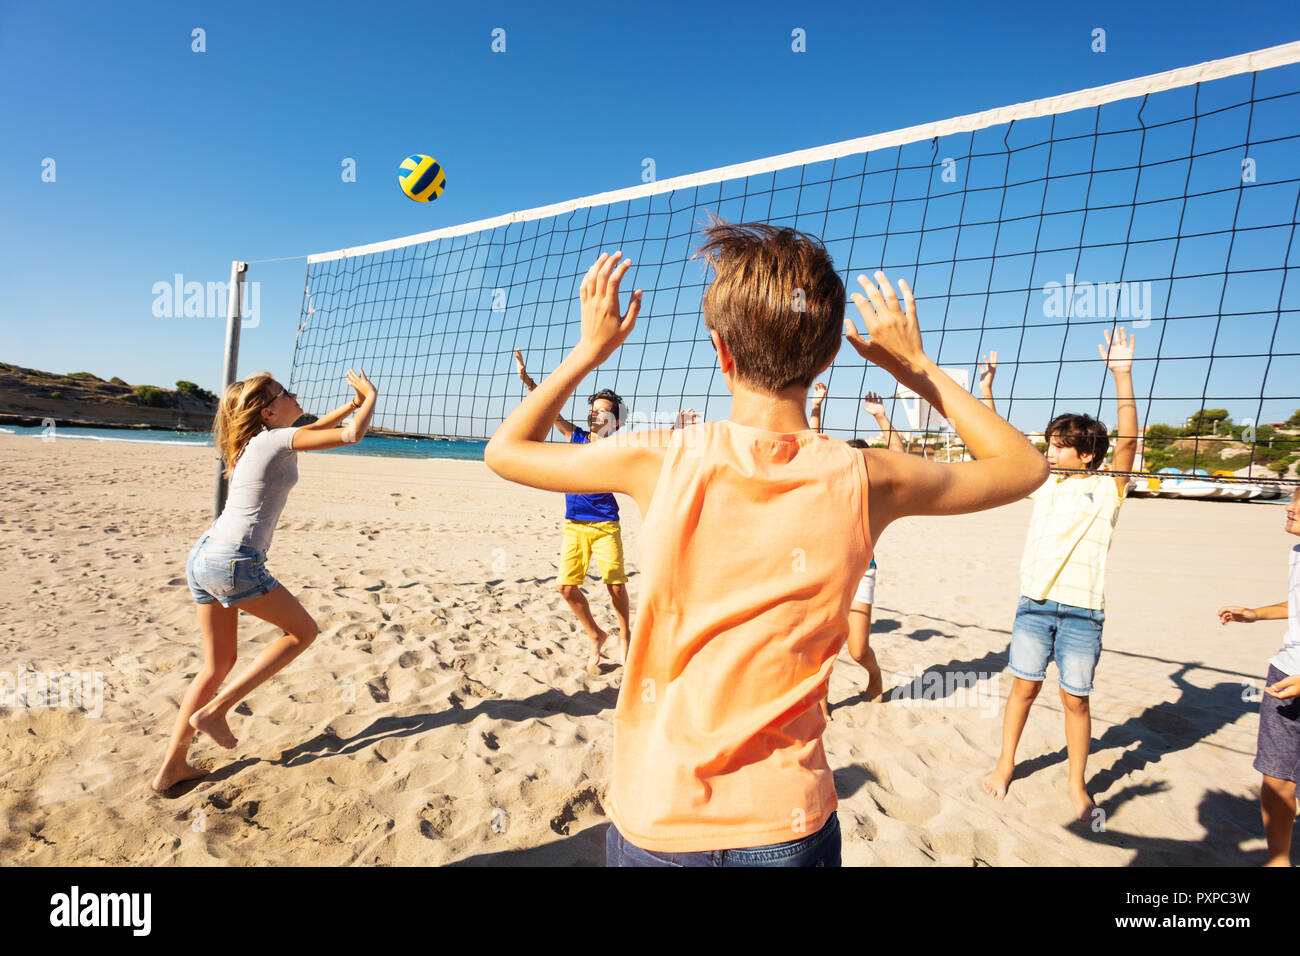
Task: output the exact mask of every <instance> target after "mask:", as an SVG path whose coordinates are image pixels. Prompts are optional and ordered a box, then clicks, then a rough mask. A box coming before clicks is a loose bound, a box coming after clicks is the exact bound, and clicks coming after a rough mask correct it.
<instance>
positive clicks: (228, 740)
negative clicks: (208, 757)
mask: <svg viewBox="0 0 1300 956" xmlns="http://www.w3.org/2000/svg"><path fill="white" fill-rule="evenodd" d="M190 726H191V727H193V728H194V729H195V730H197V731H199V732H201V733H205V734H207V735H208V736H209V737H211V738H212V739H213V740H215V741H216V742H217V745H218V746H221V747H225V748H226V749H227V750H233V749H234V746H235V744H237V743H239V741H238V740H236V739H235V735H234V734H232V733H231V732H230V725H229V724H227V723H226V715H225V714H215V713H208V708H207V707H204V708H203V709H202V710H196V711H195V712H194V715H193V716H192V717H190Z"/></svg>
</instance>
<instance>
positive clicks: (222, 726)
mask: <svg viewBox="0 0 1300 956" xmlns="http://www.w3.org/2000/svg"><path fill="white" fill-rule="evenodd" d="M232 610H233V609H232ZM238 610H241V611H247V612H248V613H249V614H251V615H253V616H254V617H259V618H261V619H262V620H263V621H266V622H268V623H270V624H274V625H275V626H276V627H278V628H280V630H282V631H284V636H283V637H280V638H278V639H276V640H275V641H274V642H273V643H272V644H271V646H269V647H268V648H267V649H266V650H264V651H262V653H261V654H260V655H258V658H257V660H255V661H253V663H252V665H251V666H250V667H249V668H248V670H246V671H244V673H242V674H240V675H239V677H238V678H236V679H235V682H234V683H233V684H231V685H230V686H229V687H227V688H226V689H225V690H224V691H222V692H221V693H220V694H218V695H217V696H216V698H215V699H214V700H213V701H212V702H211V703H210V704H208V705H207V706H206V707H204V708H202V709H201V710H199V711H197V712H196V713H195V714H194V716H192V717H191V718H190V726H191V727H193V728H194V729H195V730H201V731H203V732H204V733H205V734H207V735H208V736H209V737H211V738H212V739H213V740H215V741H216V742H217V743H218V744H220V745H221V746H222V747H234V746H235V744H237V743H238V742H239V741H237V740H236V739H235V735H234V734H232V733H231V732H230V727H229V726H228V725H227V724H226V712H227V711H228V710H230V708H232V707H234V706H235V705H236V704H237V703H239V702H240V701H241V700H243V699H244V698H245V697H247V696H248V695H249V693H251V692H252V691H253V689H254V688H256V687H257V686H258V685H260V684H261V683H263V682H264V681H266V680H267V679H268V678H270V677H271V676H272V675H273V674H275V673H276V672H277V671H279V670H280V669H282V668H283V667H284V666H285V665H286V664H288V663H289V662H290V661H291V660H293V659H294V658H295V657H297V656H298V655H299V654H301V653H302V652H303V651H305V650H306V649H307V647H308V645H310V644H311V642H312V641H314V640H315V639H316V634H317V628H316V622H315V621H313V620H312V617H311V615H310V614H308V613H307V610H306V609H305V608H304V607H303V606H302V605H301V604H300V603H298V599H297V598H296V597H294V596H293V595H292V594H290V593H289V592H288V591H287V590H286V589H285V588H284V587H283V586H281V587H278V588H276V589H275V590H273V591H271V592H270V593H269V594H264V595H262V596H261V597H259V598H253V600H251V601H246V602H245V603H243V604H241V605H239V607H238Z"/></svg>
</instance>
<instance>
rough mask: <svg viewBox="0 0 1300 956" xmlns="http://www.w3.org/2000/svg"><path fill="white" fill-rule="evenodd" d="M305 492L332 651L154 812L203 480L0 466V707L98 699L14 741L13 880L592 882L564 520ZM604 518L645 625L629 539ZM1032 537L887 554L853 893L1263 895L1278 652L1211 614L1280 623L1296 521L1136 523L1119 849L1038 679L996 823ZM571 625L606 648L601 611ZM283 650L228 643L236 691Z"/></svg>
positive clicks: (1262, 629) (604, 735)
mask: <svg viewBox="0 0 1300 956" xmlns="http://www.w3.org/2000/svg"><path fill="white" fill-rule="evenodd" d="M299 465H300V472H301V480H300V482H299V484H298V486H297V488H296V489H295V490H294V492H293V494H292V495H291V496H290V499H289V504H288V506H287V508H286V509H285V512H284V515H283V517H282V519H281V522H280V526H279V529H278V530H277V532H276V536H275V541H274V544H273V546H272V548H271V550H270V553H269V560H268V566H269V568H270V570H271V571H272V573H273V574H275V575H276V577H277V578H278V579H279V580H280V581H281V582H282V583H283V584H284V585H285V586H286V587H288V588H290V589H291V590H292V591H293V592H294V593H295V594H297V595H298V596H299V597H300V599H301V600H302V601H303V603H304V605H305V606H306V607H307V609H308V610H309V611H310V612H311V613H312V614H313V615H314V616H315V618H316V620H317V622H318V623H319V625H320V636H319V637H318V638H317V640H316V642H315V643H314V644H313V645H312V646H311V647H310V648H309V649H308V650H307V651H306V652H305V653H304V654H303V655H302V656H301V657H299V658H298V659H297V660H296V661H294V662H293V663H292V664H290V665H289V667H288V668H287V669H286V670H285V671H283V672H281V673H280V674H279V675H277V676H276V677H274V678H273V679H272V680H271V681H270V682H268V683H267V684H265V685H263V686H262V687H260V688H258V689H257V690H256V691H254V692H253V694H252V695H251V696H250V698H249V699H248V700H247V701H246V702H245V704H242V705H240V707H239V708H237V710H236V711H234V712H232V714H231V727H232V729H233V730H234V732H235V734H236V735H237V736H238V737H239V739H240V742H239V745H238V747H237V748H236V749H235V750H233V751H227V750H222V749H221V748H219V747H217V746H216V745H215V744H213V743H212V742H211V741H210V740H208V739H207V738H204V737H199V738H198V739H197V740H196V742H195V745H194V747H193V748H192V749H191V760H192V761H194V762H197V763H199V764H201V765H202V766H204V767H206V768H208V769H210V770H211V771H212V773H211V774H210V776H208V777H207V778H205V779H203V780H201V781H197V782H196V783H193V784H186V785H182V786H181V787H178V788H176V790H174V791H170V792H169V795H168V796H159V795H156V794H154V793H153V792H152V790H151V789H150V787H149V782H150V780H151V778H152V777H153V775H154V773H155V772H156V771H157V769H158V766H159V764H160V762H161V760H162V756H163V752H164V749H165V746H166V742H167V738H168V735H169V733H170V730H171V726H172V722H173V720H174V719H175V717H176V713H177V707H178V703H179V700H180V698H181V696H182V695H183V693H184V692H185V689H186V688H187V686H188V684H189V681H190V679H191V678H192V676H193V675H194V673H195V671H196V669H197V667H198V665H199V663H200V659H201V658H200V645H199V636H198V631H197V627H196V625H195V619H194V604H193V600H192V598H191V597H190V594H189V591H188V589H187V587H186V585H185V558H186V555H187V553H188V551H189V549H190V547H191V546H192V545H193V543H194V541H195V540H196V539H197V538H198V536H199V535H200V534H201V533H202V532H203V531H204V530H205V529H206V528H207V526H208V524H209V520H210V519H209V509H210V505H211V495H212V473H213V468H214V464H213V452H212V450H211V449H201V448H200V449H196V448H186V447H179V446H167V445H145V444H126V443H117V442H93V441H76V440H69V439H62V440H56V441H53V442H42V441H39V440H36V439H33V438H28V437H17V436H9V435H0V502H2V504H0V566H3V568H4V574H3V575H0V673H7V674H8V675H9V676H10V677H11V678H12V679H13V680H14V681H15V683H18V682H23V681H26V682H27V683H26V686H27V687H28V688H29V689H30V688H31V687H33V686H35V687H37V688H38V689H39V682H38V680H37V678H35V677H31V676H29V677H26V678H24V677H23V676H22V674H21V672H23V671H28V672H39V673H42V674H48V673H51V672H69V673H72V674H74V675H82V674H85V675H90V676H89V678H88V680H87V683H86V685H85V686H86V687H88V688H89V687H91V686H93V680H94V678H93V675H94V674H100V675H102V702H101V703H102V706H100V705H98V704H96V702H95V699H94V694H93V693H87V694H86V695H85V697H83V698H82V699H81V701H80V706H78V705H77V701H76V700H75V699H73V700H69V701H67V702H66V703H65V704H61V705H59V706H26V707H18V706H13V701H12V698H11V699H9V700H6V701H4V703H5V704H7V705H8V706H5V707H2V708H0V753H3V754H4V757H3V761H2V762H0V810H2V812H0V819H3V821H4V828H3V829H0V863H5V864H27V865H54V864H72V865H78V864H88V865H93V864H138V865H167V864H238V865H245V864H308V865H315V864H333V865H337V864H345V863H358V864H396V865H446V864H455V865H481V864H492V865H499V864H505V865H511V864H560V865H602V864H603V862H604V834H605V829H606V824H607V823H608V818H607V817H606V816H605V814H604V812H603V810H602V799H603V797H604V794H605V792H606V788H607V786H608V781H609V775H610V770H611V760H610V754H611V734H612V729H611V720H612V715H613V707H614V703H615V700H616V697H617V694H618V686H619V680H620V676H621V669H620V668H619V667H617V666H615V663H614V661H613V660H611V661H609V662H608V664H607V667H606V672H605V673H604V674H603V675H602V676H600V677H593V676H590V675H587V674H586V673H584V671H583V662H584V657H585V653H586V640H585V638H584V637H583V635H582V634H581V632H580V631H579V630H578V627H577V624H576V622H575V620H574V619H573V617H572V615H571V614H570V612H569V611H568V608H567V606H566V605H565V604H564V602H563V600H562V599H561V598H560V596H559V594H558V593H557V592H556V590H555V575H556V567H557V559H558V552H559V545H560V525H561V518H562V514H563V501H562V499H561V498H560V496H559V495H556V494H550V493H546V492H539V491H534V490H531V489H527V488H521V487H518V486H515V485H510V484H507V483H506V482H504V481H502V480H500V479H498V478H497V477H496V476H494V475H492V474H491V473H490V472H489V471H488V470H487V468H486V467H485V466H484V465H483V464H482V463H478V462H457V461H413V460H396V459H382V458H365V457H351V456H342V455H303V456H301V458H300V460H299ZM620 504H621V505H622V512H623V516H624V540H625V544H626V547H627V557H628V570H629V574H630V584H629V590H630V593H631V596H632V609H633V615H634V618H635V614H636V609H637V605H638V588H639V584H640V578H639V575H638V573H637V539H638V534H639V528H640V517H639V515H638V513H637V509H636V506H635V505H634V504H633V503H632V502H631V501H629V500H627V499H623V500H621V502H620ZM1029 513H1030V505H1029V503H1028V502H1019V503H1017V504H1014V505H1011V506H1008V507H1005V508H1002V509H999V510H997V511H992V512H986V513H982V514H977V515H969V516H963V517H957V518H924V519H921V518H913V519H907V520H905V521H901V522H899V523H897V524H896V525H895V526H894V527H892V528H890V529H889V530H888V531H887V532H886V533H885V534H884V535H883V536H882V539H881V541H880V542H879V546H878V548H877V560H878V562H879V565H880V572H879V574H880V578H879V585H878V588H877V592H876V599H877V604H876V611H875V622H874V627H873V632H872V635H873V636H872V646H873V647H874V648H875V650H876V653H877V655H878V657H879V659H880V661H881V664H882V666H883V668H884V670H885V676H886V681H885V689H886V691H885V696H886V698H887V699H886V700H885V701H884V702H874V703H869V702H866V701H864V700H862V696H861V695H862V694H863V692H864V690H865V688H866V672H865V671H863V670H862V669H861V668H859V667H858V666H857V665H856V664H854V663H853V661H852V660H850V659H849V657H848V655H847V652H844V653H842V654H841V657H840V661H839V663H838V664H837V666H836V670H835V673H834V675H833V676H832V679H831V685H830V700H831V703H832V706H833V707H834V719H833V721H832V723H831V725H830V727H829V729H828V731H827V733H826V737H825V741H826V751H827V755H828V758H829V760H830V765H831V767H832V768H833V769H834V772H835V778H836V783H837V787H838V790H839V795H840V810H839V813H840V822H841V826H842V827H843V833H844V862H845V864H846V865H881V864H885V865H922V864H931V863H938V864H942V865H955V866H970V865H995V866H1002V865H1020V864H1031V865H1063V866H1068V865H1106V866H1111V865H1168V864H1211V865H1248V864H1257V863H1260V862H1262V861H1263V849H1264V841H1263V837H1262V825H1261V823H1260V815H1259V806H1258V790H1259V774H1258V773H1257V772H1256V771H1254V770H1253V769H1252V768H1251V762H1252V760H1253V758H1254V752H1255V733H1256V728H1257V725H1258V716H1257V713H1258V704H1257V703H1253V702H1251V701H1250V700H1249V699H1246V698H1249V697H1250V696H1251V694H1250V691H1251V689H1252V688H1258V687H1260V686H1261V685H1262V683H1263V681H1262V678H1263V675H1264V672H1265V671H1266V669H1267V663H1266V662H1267V660H1268V658H1269V657H1271V656H1272V655H1273V654H1274V653H1275V652H1276V650H1277V648H1278V647H1279V646H1280V644H1281V641H1282V635H1283V633H1284V631H1285V628H1286V622H1285V621H1273V622H1263V623H1259V624H1254V625H1233V626H1230V627H1226V628H1225V627H1221V626H1220V625H1219V624H1218V622H1217V619H1216V617H1215V610H1216V609H1217V608H1218V607H1219V606H1220V605H1222V604H1226V603H1232V604H1245V605H1248V606H1255V605H1260V604H1265V603H1272V602H1275V601H1279V600H1284V599H1285V597H1286V561H1287V551H1288V549H1289V548H1290V547H1291V546H1292V545H1293V544H1295V539H1294V538H1293V537H1291V536H1289V535H1287V534H1285V533H1284V532H1283V531H1282V509H1281V508H1280V507H1278V506H1275V505H1273V506H1270V505H1259V504H1241V503H1232V502H1198V501H1171V500H1137V499H1131V500H1130V501H1128V502H1127V503H1126V504H1125V506H1124V509H1123V511H1122V512H1121V514H1120V519H1119V525H1118V529H1117V531H1116V536H1115V543H1114V546H1113V548H1112V551H1111V556H1110V567H1109V573H1108V578H1107V609H1106V617H1107V620H1106V630H1105V650H1104V652H1103V654H1102V658H1101V663H1100V665H1099V667H1098V673H1097V681H1096V691H1095V694H1094V697H1093V754H1092V758H1091V760H1090V762H1089V780H1090V789H1091V791H1092V793H1093V794H1094V798H1095V799H1096V801H1097V803H1098V805H1099V807H1100V808H1101V809H1102V810H1103V811H1104V818H1103V817H1099V818H1097V819H1096V820H1094V821H1092V823H1091V824H1090V825H1089V824H1074V823H1071V820H1070V817H1071V813H1070V804H1069V801H1068V799H1067V797H1066V791H1065V781H1066V756H1065V740H1064V730H1063V726H1062V715H1061V704H1060V700H1059V698H1058V695H1057V687H1056V673H1055V669H1054V668H1049V672H1048V679H1047V682H1046V684H1045V686H1044V688H1043V693H1042V694H1041V695H1040V697H1039V700H1038V703H1037V704H1036V705H1035V707H1034V709H1033V711H1032V713H1031V715H1030V718H1029V724H1028V726H1027V728H1026V731H1025V735H1024V738H1023V740H1022V743H1021V750H1020V754H1019V757H1020V761H1021V765H1020V770H1019V773H1018V776H1017V778H1016V780H1015V781H1014V782H1013V783H1012V786H1011V792H1010V794H1009V795H1008V797H1007V799H1006V801H1005V802H999V801H996V800H994V799H992V798H990V797H988V796H987V795H985V794H984V793H983V792H982V791H981V789H980V780H981V779H982V777H983V775H984V774H985V773H986V772H987V771H988V770H990V769H991V768H992V766H993V763H994V760H995V758H996V756H997V752H998V741H999V737H1000V732H1001V708H1002V702H1003V700H1004V699H1005V697H1006V694H1007V691H1008V689H1009V687H1010V684H1011V678H1010V675H1007V674H1005V673H1004V672H1003V669H1004V667H1005V664H1006V659H1007V657H1006V653H1007V643H1008V640H1009V636H1010V628H1011V623H1012V618H1013V616H1014V610H1015V603H1016V596H1017V581H1018V574H1017V571H1018V564H1019V558H1020V553H1021V549H1022V547H1023V544H1024V537H1025V531H1026V526H1027V523H1028V520H1029ZM586 591H587V594H588V596H589V598H590V599H591V600H592V604H593V606H594V608H595V609H596V613H597V620H598V621H599V622H601V623H602V625H603V626H605V627H607V628H608V629H610V630H611V632H612V633H616V620H615V617H614V614H613V611H612V609H611V608H610V603H609V598H608V595H607V594H606V592H605V588H604V586H603V585H601V584H600V583H599V582H598V581H596V580H594V579H589V582H588V587H587V588H586ZM276 636H278V633H277V632H276V631H275V630H274V629H273V628H271V627H270V626H269V625H266V624H263V623H262V622H260V621H257V620H255V619H252V618H249V617H248V616H247V615H243V616H241V628H240V638H241V640H240V660H241V663H240V665H237V666H242V665H243V664H244V663H246V662H247V661H249V660H251V659H252V657H253V656H254V655H255V653H256V652H257V651H259V650H260V646H261V645H264V644H265V643H267V642H268V641H270V640H273V639H274V638H275V637H276ZM616 645H617V641H616V640H613V641H611V643H610V645H609V646H610V647H611V648H612V649H613V652H614V655H615V658H616V657H617V649H616ZM922 674H924V676H918V675H922ZM967 674H975V675H985V676H984V679H983V680H981V681H980V682H979V683H978V684H976V685H975V688H974V690H973V691H968V690H966V689H965V688H964V687H962V686H960V684H961V681H960V680H958V681H957V682H956V683H957V686H954V678H953V677H950V676H948V675H962V680H964V679H965V678H964V675H967ZM79 686H80V685H79ZM4 689H5V685H4V684H0V691H4ZM38 703H39V701H38ZM97 713H98V716H97V715H96V714H97Z"/></svg>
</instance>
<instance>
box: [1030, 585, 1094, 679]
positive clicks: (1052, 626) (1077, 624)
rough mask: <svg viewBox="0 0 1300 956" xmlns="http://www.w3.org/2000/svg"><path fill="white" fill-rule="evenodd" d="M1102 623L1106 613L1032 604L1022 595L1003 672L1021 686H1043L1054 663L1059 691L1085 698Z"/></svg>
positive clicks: (1053, 602) (1069, 606)
mask: <svg viewBox="0 0 1300 956" xmlns="http://www.w3.org/2000/svg"><path fill="white" fill-rule="evenodd" d="M1105 623H1106V612H1105V611H1100V610H1094V609H1092V608H1086V607H1074V606H1073V605H1071V604H1058V603H1057V602H1056V601H1033V600H1030V599H1029V598H1027V597H1025V596H1024V595H1023V594H1022V595H1020V601H1019V603H1018V604H1017V605H1016V622H1015V624H1013V625H1012V626H1011V655H1010V656H1011V659H1010V660H1009V661H1008V662H1007V670H1009V671H1011V673H1012V674H1014V675H1015V676H1016V677H1019V678H1020V679H1021V680H1031V681H1041V680H1042V679H1043V678H1045V677H1046V676H1047V662H1048V661H1049V660H1053V659H1054V660H1055V661H1056V670H1057V674H1058V678H1059V683H1060V685H1061V689H1062V690H1064V691H1065V692H1066V693H1067V694H1073V695H1074V696H1075V697H1087V696H1089V695H1090V694H1091V693H1092V678H1093V674H1095V673H1096V671H1097V661H1098V659H1100V657H1101V629H1102V626H1103V625H1104V624H1105Z"/></svg>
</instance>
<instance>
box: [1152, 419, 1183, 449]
mask: <svg viewBox="0 0 1300 956" xmlns="http://www.w3.org/2000/svg"><path fill="white" fill-rule="evenodd" d="M1186 431H1187V429H1185V428H1175V427H1174V426H1173V425H1161V424H1155V425H1152V426H1151V427H1150V428H1148V429H1147V434H1146V447H1147V448H1149V449H1150V448H1168V447H1169V443H1170V442H1171V441H1173V440H1174V439H1175V438H1182V437H1183V435H1184V434H1185V433H1186Z"/></svg>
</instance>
